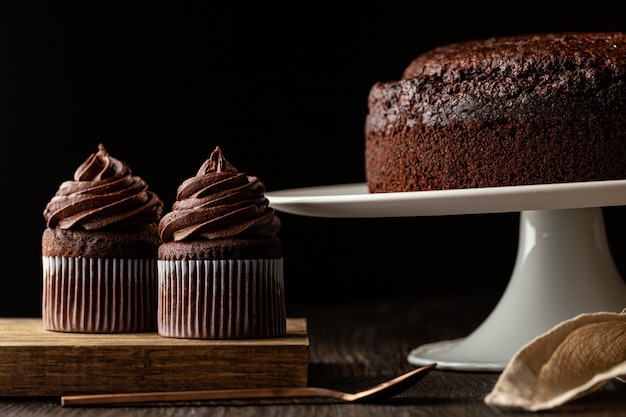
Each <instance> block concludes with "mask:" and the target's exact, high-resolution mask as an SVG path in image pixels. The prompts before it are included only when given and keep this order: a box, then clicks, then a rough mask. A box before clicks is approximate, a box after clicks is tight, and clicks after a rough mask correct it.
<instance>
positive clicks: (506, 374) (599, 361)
mask: <svg viewBox="0 0 626 417" xmlns="http://www.w3.org/2000/svg"><path fill="white" fill-rule="evenodd" d="M613 378H617V379H619V380H620V381H622V382H626V309H624V310H623V311H622V312H621V313H604V312H603V313H588V314H581V315H579V316H576V317H574V318H572V319H569V320H566V321H564V322H562V323H560V324H558V325H556V326H555V327H553V328H552V329H551V330H549V331H548V332H546V333H544V334H542V335H540V336H538V337H536V338H535V339H533V340H531V341H530V342H529V343H527V344H526V345H525V346H523V347H522V348H521V349H519V350H518V351H517V352H516V353H515V355H513V358H512V359H511V360H510V361H509V363H508V364H507V366H506V367H505V369H504V370H503V371H502V374H501V375H500V377H499V378H498V380H497V381H496V384H495V386H494V388H493V390H492V391H491V392H490V393H489V394H487V396H486V397H485V403H487V404H489V405H495V406H502V407H520V408H523V409H525V410H528V411H539V410H545V409H549V408H554V407H557V406H559V405H561V404H564V403H565V402H567V401H571V400H573V399H574V398H578V397H581V396H583V395H585V394H587V393H590V392H592V391H594V390H596V389H598V388H600V387H601V386H602V385H604V384H605V383H607V382H608V381H609V380H611V379H613Z"/></svg>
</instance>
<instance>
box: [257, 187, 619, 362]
mask: <svg viewBox="0 0 626 417" xmlns="http://www.w3.org/2000/svg"><path fill="white" fill-rule="evenodd" d="M266 195H267V197H268V199H269V201H270V205H272V206H273V207H274V208H276V209H277V210H279V211H285V212H289V213H293V214H300V215H309V216H318V217H399V216H421V215H443V214H470V213H490V212H491V213H493V212H507V211H508V212H520V224H519V241H518V252H517V257H516V260H515V265H514V268H513V273H512V276H511V277H510V279H509V282H508V285H507V287H506V289H505V291H504V293H503V295H502V297H501V298H500V300H499V301H498V303H497V305H496V307H495V308H494V309H493V311H492V312H491V313H490V315H489V316H488V317H487V318H486V319H485V321H484V322H483V323H482V324H480V325H479V326H478V327H477V328H476V329H475V330H474V331H473V332H472V333H471V334H470V335H468V336H467V337H464V338H459V339H455V340H444V341H440V342H435V343H429V344H425V345H422V346H419V347H417V348H415V349H413V350H412V351H411V352H410V354H409V355H408V358H407V360H408V361H409V362H410V363H411V364H414V365H425V364H431V363H433V362H434V363H437V367H438V368H440V369H451V370H460V371H501V370H503V369H504V367H505V366H506V364H507V363H508V361H509V360H510V359H511V357H512V356H513V355H514V354H515V353H516V352H517V351H518V350H519V349H520V348H521V347H523V346H524V345H525V344H526V343H528V342H530V341H531V340H532V339H534V338H535V337H537V336H539V335H541V334H542V333H544V332H546V331H548V330H549V329H550V328H552V327H553V326H555V325H557V324H558V323H560V322H562V321H564V320H567V319H569V318H572V317H574V316H577V315H579V314H583V313H590V312H598V311H607V312H620V311H622V310H623V309H624V308H626V283H624V280H623V279H622V277H621V276H620V274H619V272H618V270H617V269H616V266H615V264H614V261H613V257H612V256H611V251H610V248H609V245H608V242H607V239H606V233H605V225H604V218H603V213H602V209H601V207H603V206H617V205H626V181H624V180H619V181H600V182H588V183H572V184H545V185H533V186H518V187H497V188H485V189H472V190H447V191H445V190H442V191H425V192H411V193H389V194H369V193H368V192H367V187H366V186H365V185H364V184H348V185H340V186H328V187H310V188H304V189H293V190H284V191H278V192H275V193H267V194H266Z"/></svg>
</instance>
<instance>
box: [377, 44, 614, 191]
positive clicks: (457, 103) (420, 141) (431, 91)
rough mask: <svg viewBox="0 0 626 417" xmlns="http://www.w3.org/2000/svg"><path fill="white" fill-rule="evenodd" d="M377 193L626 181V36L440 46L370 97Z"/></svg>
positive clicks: (412, 63)
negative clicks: (398, 78)
mask: <svg viewBox="0 0 626 417" xmlns="http://www.w3.org/2000/svg"><path fill="white" fill-rule="evenodd" d="M368 108H369V112H368V115H367V118H366V126H365V166H366V178H367V183H368V186H369V189H370V191H371V192H398V191H421V190H436V189H458V188H479V187H493V186H509V185H526V184H542V183H563V182H578V181H599V180H613V179H623V178H626V35H624V34H621V33H563V34H538V35H522V36H517V37H502V38H491V39H487V40H476V41H469V42H462V43H455V44H451V45H446V46H442V47H439V48H435V49H433V50H431V51H428V52H426V53H424V54H422V55H420V56H418V57H417V58H416V59H414V60H413V61H412V62H411V63H410V64H409V66H408V67H407V68H406V69H405V71H404V73H403V76H402V78H401V79H400V80H397V81H389V82H378V83H376V84H375V85H373V87H372V89H371V90H370V94H369V98H368Z"/></svg>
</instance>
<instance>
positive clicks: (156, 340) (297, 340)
mask: <svg viewBox="0 0 626 417" xmlns="http://www.w3.org/2000/svg"><path fill="white" fill-rule="evenodd" d="M308 360H309V339H308V336H307V328H306V320H305V319H304V318H288V319H287V335H286V336H284V337H279V338H271V339H252V340H195V339H173V338H164V337H161V336H159V335H158V334H157V333H156V332H155V333H124V334H81V333H61V332H52V331H48V330H44V328H43V324H42V321H41V319H38V318H0V396H62V395H73V394H87V393H113V392H151V391H177V390H199V389H225V388H260V387H291V386H293V387H298V386H306V385H307V377H308Z"/></svg>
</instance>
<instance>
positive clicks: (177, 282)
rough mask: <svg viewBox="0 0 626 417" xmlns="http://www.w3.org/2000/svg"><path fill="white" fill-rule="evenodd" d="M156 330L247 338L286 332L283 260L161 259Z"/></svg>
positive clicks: (169, 333)
mask: <svg viewBox="0 0 626 417" xmlns="http://www.w3.org/2000/svg"><path fill="white" fill-rule="evenodd" d="M158 272H159V299H158V332H159V334H160V335H161V336H164V337H175V338H196V339H249V338H270V337H279V336H283V335H285V333H286V313H285V296H284V283H283V260H282V259H244V260H159V261H158Z"/></svg>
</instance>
